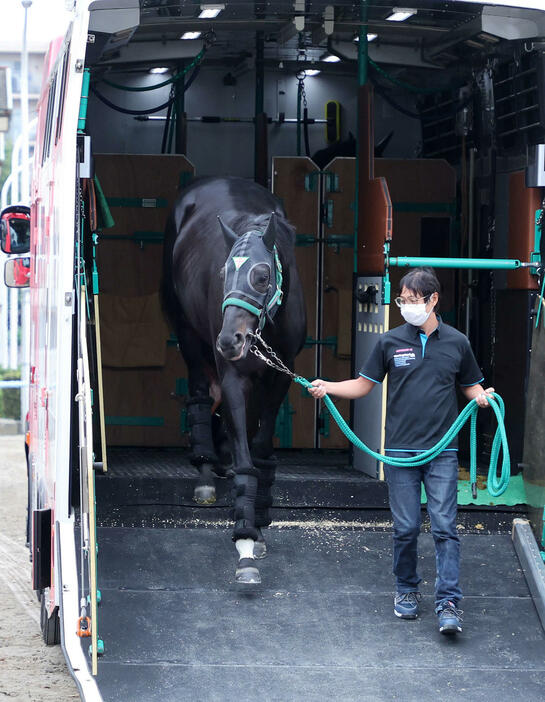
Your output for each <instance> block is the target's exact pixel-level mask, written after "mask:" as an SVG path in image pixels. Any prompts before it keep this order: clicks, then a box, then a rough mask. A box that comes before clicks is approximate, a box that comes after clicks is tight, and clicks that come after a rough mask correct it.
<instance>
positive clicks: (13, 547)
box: [0, 435, 80, 702]
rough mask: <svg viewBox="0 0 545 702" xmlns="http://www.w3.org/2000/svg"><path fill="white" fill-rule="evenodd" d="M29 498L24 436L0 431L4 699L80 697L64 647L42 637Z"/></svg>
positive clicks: (36, 701) (64, 701)
mask: <svg viewBox="0 0 545 702" xmlns="http://www.w3.org/2000/svg"><path fill="white" fill-rule="evenodd" d="M26 500H27V482H26V467H25V454H24V444H23V436H22V435H19V436H0V514H1V515H2V520H1V522H0V558H1V561H0V598H1V604H0V611H1V613H2V614H1V616H0V700H10V702H15V701H17V702H19V701H21V702H23V701H24V702H68V701H69V700H78V699H79V698H80V697H79V694H78V691H77V689H76V685H75V683H74V681H73V680H72V678H71V676H70V674H69V672H68V670H67V668H66V664H65V661H64V656H63V654H62V651H61V647H60V646H46V645H45V644H44V643H43V641H42V637H41V633H40V606H39V604H38V601H37V599H36V596H35V594H34V592H33V591H32V588H31V582H30V563H29V560H28V550H27V548H26V547H25V537H24V534H25V520H26Z"/></svg>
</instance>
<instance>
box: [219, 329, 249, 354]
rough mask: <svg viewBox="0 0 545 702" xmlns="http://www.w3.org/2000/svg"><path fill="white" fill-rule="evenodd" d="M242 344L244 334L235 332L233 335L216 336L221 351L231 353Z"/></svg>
mask: <svg viewBox="0 0 545 702" xmlns="http://www.w3.org/2000/svg"><path fill="white" fill-rule="evenodd" d="M243 343H244V334H241V333H240V332H236V333H235V334H220V335H219V336H218V346H219V348H220V350H221V351H231V350H235V349H237V348H239V347H241V346H242V344H243Z"/></svg>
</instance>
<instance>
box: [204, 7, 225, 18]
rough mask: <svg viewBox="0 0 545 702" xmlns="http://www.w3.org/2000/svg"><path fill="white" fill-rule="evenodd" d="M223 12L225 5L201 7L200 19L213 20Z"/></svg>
mask: <svg viewBox="0 0 545 702" xmlns="http://www.w3.org/2000/svg"><path fill="white" fill-rule="evenodd" d="M222 10H225V5H201V13H200V14H199V17H200V19H214V18H215V17H217V16H218V15H219V13H220V12H221V11H222Z"/></svg>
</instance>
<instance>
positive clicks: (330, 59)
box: [322, 54, 341, 63]
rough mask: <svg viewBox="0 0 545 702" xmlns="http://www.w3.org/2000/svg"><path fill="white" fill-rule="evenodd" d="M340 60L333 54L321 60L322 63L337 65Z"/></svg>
mask: <svg viewBox="0 0 545 702" xmlns="http://www.w3.org/2000/svg"><path fill="white" fill-rule="evenodd" d="M340 60H341V59H340V58H339V57H338V56H334V55H333V54H328V55H327V56H324V58H323V59H322V61H325V62H326V63H339V61H340Z"/></svg>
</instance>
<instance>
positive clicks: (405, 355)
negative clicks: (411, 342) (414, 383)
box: [394, 349, 416, 368]
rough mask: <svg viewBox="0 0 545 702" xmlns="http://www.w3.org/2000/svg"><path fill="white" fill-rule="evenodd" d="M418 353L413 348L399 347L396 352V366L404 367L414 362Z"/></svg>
mask: <svg viewBox="0 0 545 702" xmlns="http://www.w3.org/2000/svg"><path fill="white" fill-rule="evenodd" d="M415 358H416V354H415V353H414V351H413V350H412V349H397V350H396V352H395V354H394V366H395V367H396V368H404V367H405V366H410V365H412V364H413V362H414V360H415Z"/></svg>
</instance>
